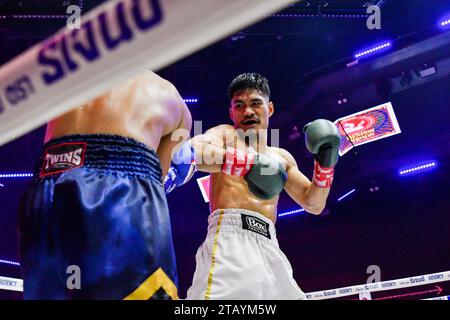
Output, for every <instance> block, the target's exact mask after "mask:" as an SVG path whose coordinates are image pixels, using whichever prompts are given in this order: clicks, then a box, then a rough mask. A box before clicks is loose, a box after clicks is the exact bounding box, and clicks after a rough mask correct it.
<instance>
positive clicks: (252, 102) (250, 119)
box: [230, 89, 274, 131]
mask: <svg viewBox="0 0 450 320" xmlns="http://www.w3.org/2000/svg"><path fill="white" fill-rule="evenodd" d="M273 111H274V108H273V103H272V102H269V99H268V97H266V96H264V95H262V94H261V93H259V92H258V91H257V90H254V89H247V90H241V91H237V92H236V93H235V94H234V95H233V98H232V99H231V102H230V117H231V120H233V122H234V127H235V128H236V129H238V128H239V129H242V130H244V131H246V130H248V129H254V130H259V129H267V127H268V126H269V118H270V116H271V115H272V114H273Z"/></svg>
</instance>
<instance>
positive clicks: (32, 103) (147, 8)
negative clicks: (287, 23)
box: [0, 0, 297, 146]
mask: <svg viewBox="0 0 450 320" xmlns="http://www.w3.org/2000/svg"><path fill="white" fill-rule="evenodd" d="M294 2H297V1H295V0H270V1H261V0H226V1H224V0H181V1H180V0H111V1H107V2H105V3H104V4H102V5H100V6H98V7H97V8H95V9H94V10H92V11H90V12H89V13H88V14H86V15H85V16H83V17H82V18H81V28H80V29H79V30H70V29H69V28H63V29H62V30H60V31H59V32H58V33H56V34H55V35H54V36H52V37H50V38H49V39H47V40H45V41H43V42H41V43H39V44H37V45H35V46H34V47H32V48H30V49H29V50H27V51H25V52H24V53H23V54H21V55H19V56H18V57H16V58H15V59H13V60H12V61H11V62H9V63H7V64H6V65H4V66H3V67H2V68H1V69H0V146H1V145H3V144H5V143H7V142H9V141H11V140H14V139H15V138H17V137H18V136H20V135H23V134H25V133H27V132H29V131H31V130H33V129H35V128H37V127H39V126H41V125H43V124H45V122H47V121H48V120H50V119H53V118H55V117H57V116H59V115H61V114H63V113H65V112H67V111H69V110H70V109H72V108H75V107H77V106H79V105H82V104H84V103H86V102H88V101H90V100H91V99H93V98H95V97H97V96H99V95H100V94H102V93H104V92H105V91H107V90H109V89H111V88H112V87H114V86H116V85H119V84H120V83H122V82H123V81H125V80H126V79H128V78H131V77H133V76H135V75H136V74H138V73H140V72H143V71H144V70H145V69H150V70H153V71H157V70H159V69H161V68H163V67H165V66H168V65H170V64H171V63H173V62H175V61H177V60H179V59H181V58H183V57H185V56H187V55H188V54H191V53H193V52H195V51H197V50H199V49H201V48H203V47H205V46H207V45H209V44H211V43H213V42H214V41H217V40H219V39H221V38H223V37H225V36H227V35H229V34H231V33H233V32H235V31H238V30H241V29H242V28H243V27H245V26H248V25H250V24H252V23H255V22H256V21H258V20H261V19H263V18H264V17H266V16H268V15H270V14H272V13H274V12H276V11H279V10H281V9H283V8H284V7H286V6H288V5H289V4H291V3H294Z"/></svg>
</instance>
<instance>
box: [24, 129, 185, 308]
mask: <svg viewBox="0 0 450 320" xmlns="http://www.w3.org/2000/svg"><path fill="white" fill-rule="evenodd" d="M161 175H162V172H161V166H160V161H159V158H158V155H157V154H156V153H155V152H154V151H153V150H150V149H149V148H148V147H147V146H146V145H145V144H143V143H140V142H137V141H135V140H133V139H131V138H125V137H120V136H114V135H103V134H102V135H100V134H95V135H71V136H64V137H61V138H57V139H54V140H51V141H49V142H48V143H46V144H45V146H44V152H43V155H42V157H41V160H40V162H39V164H38V166H37V168H36V170H35V174H34V177H33V181H32V182H31V185H30V186H29V188H28V190H27V191H26V192H25V194H24V195H23V197H22V200H21V204H20V210H19V211H20V212H19V238H20V255H21V266H22V276H23V281H24V292H23V294H24V299H114V300H115V299H139V300H144V299H145V300H146V299H177V298H178V297H177V285H178V275H177V270H176V261H175V254H174V248H173V241H172V234H171V225H170V219H169V211H168V207H167V200H166V196H165V192H164V187H163V185H162V183H161V181H162V179H161Z"/></svg>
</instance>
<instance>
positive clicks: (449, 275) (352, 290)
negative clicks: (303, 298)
mask: <svg viewBox="0 0 450 320" xmlns="http://www.w3.org/2000/svg"><path fill="white" fill-rule="evenodd" d="M444 281H450V271H445V272H437V273H432V274H426V275H421V276H415V277H408V278H402V279H397V280H389V281H382V282H375V283H369V284H361V285H356V286H351V287H342V288H336V289H330V290H322V291H315V292H309V293H307V294H306V295H307V297H308V299H311V300H323V299H330V298H332V299H334V298H338V297H345V296H351V295H357V294H360V293H370V292H375V291H387V290H394V289H400V288H409V287H415V286H422V285H425V284H430V283H436V282H444ZM0 289H3V290H11V291H23V280H22V279H16V278H7V277H2V276H0ZM423 300H450V296H442V297H434V298H427V299H423Z"/></svg>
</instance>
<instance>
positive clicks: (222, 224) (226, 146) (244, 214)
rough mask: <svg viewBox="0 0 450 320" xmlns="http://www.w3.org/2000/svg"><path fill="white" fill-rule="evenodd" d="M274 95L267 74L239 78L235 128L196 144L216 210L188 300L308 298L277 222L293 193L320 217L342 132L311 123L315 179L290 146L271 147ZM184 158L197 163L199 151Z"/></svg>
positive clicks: (234, 92)
mask: <svg viewBox="0 0 450 320" xmlns="http://www.w3.org/2000/svg"><path fill="white" fill-rule="evenodd" d="M269 96H270V89H269V85H268V81H267V79H266V78H264V77H262V76H261V75H259V74H256V73H246V74H241V75H239V76H238V77H236V78H235V79H234V80H233V81H232V82H231V84H230V86H229V97H230V100H231V103H230V109H229V111H230V117H231V119H232V121H233V124H234V125H233V126H231V125H219V126H217V127H214V128H211V129H209V130H208V131H206V132H205V133H204V134H202V135H197V136H195V137H193V138H192V139H191V140H190V141H189V143H190V145H191V147H192V152H193V154H194V156H195V158H196V163H197V168H196V169H198V170H200V171H204V172H209V173H211V178H210V179H211V180H210V210H211V212H212V213H211V214H210V216H209V219H208V222H209V225H208V234H207V237H206V240H205V241H204V243H203V244H202V245H201V246H200V248H199V249H198V251H197V255H196V263H197V266H196V271H195V274H194V279H193V282H192V286H191V287H190V289H189V290H188V293H187V299H303V298H305V294H304V293H303V291H302V290H301V289H300V288H299V286H298V285H297V283H296V281H295V280H294V278H293V274H292V268H291V266H290V263H289V261H288V260H287V259H286V256H285V255H284V254H283V253H282V252H281V250H280V248H279V247H278V242H277V237H276V233H275V227H274V225H275V222H276V218H277V204H278V199H279V193H280V192H281V191H282V190H283V189H284V190H286V192H287V193H288V194H289V196H290V197H291V198H292V199H293V200H295V201H296V202H297V203H298V204H300V205H301V206H302V207H303V208H304V209H305V210H306V211H307V212H310V213H312V214H320V213H321V212H322V211H323V209H324V207H325V203H326V199H327V197H328V194H329V192H330V186H331V183H332V180H333V173H334V166H335V164H336V163H337V159H338V148H339V143H340V136H339V132H338V129H337V128H336V126H335V125H334V124H333V123H332V122H330V121H328V120H323V119H319V120H316V121H314V122H312V123H309V124H308V125H307V126H305V129H304V132H305V136H306V147H307V149H308V150H309V151H310V152H312V153H313V154H314V155H315V156H314V158H315V164H314V173H313V179H312V182H311V181H310V180H308V178H306V177H305V176H304V175H303V174H302V173H301V172H300V171H299V169H298V167H297V163H296V161H295V159H294V158H293V157H292V155H291V154H290V153H289V152H288V151H286V150H284V149H281V148H277V147H269V146H268V145H267V128H268V124H269V117H270V116H272V114H273V113H274V105H273V103H272V102H271V101H270V99H269ZM187 150H189V149H188V148H187ZM185 157H186V159H187V160H186V162H187V163H191V159H192V155H190V154H185ZM180 180H181V181H185V179H184V178H181V179H180Z"/></svg>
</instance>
